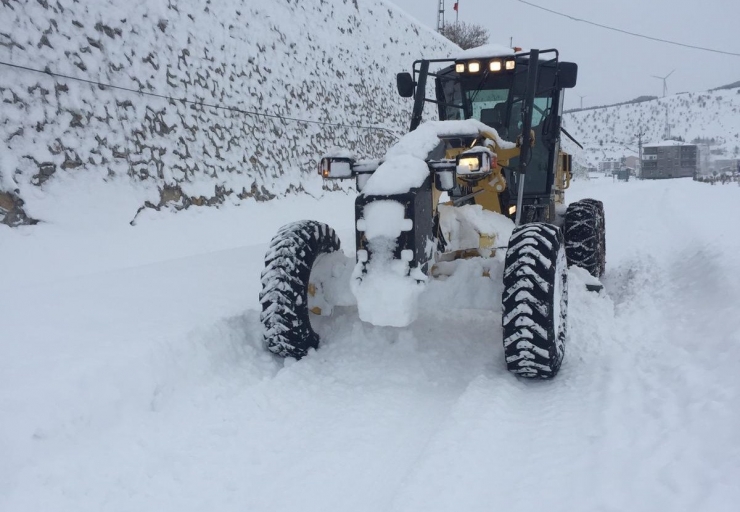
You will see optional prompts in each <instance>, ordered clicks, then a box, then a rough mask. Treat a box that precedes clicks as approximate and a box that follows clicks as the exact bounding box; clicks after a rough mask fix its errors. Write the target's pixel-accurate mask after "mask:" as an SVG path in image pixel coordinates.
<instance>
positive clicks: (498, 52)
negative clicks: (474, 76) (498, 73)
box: [453, 44, 516, 60]
mask: <svg viewBox="0 0 740 512" xmlns="http://www.w3.org/2000/svg"><path fill="white" fill-rule="evenodd" d="M511 55H516V52H515V51H514V49H513V48H509V47H508V46H504V45H502V44H484V45H483V46H478V47H476V48H470V49H469V50H465V51H463V52H461V53H458V54H457V55H456V56H455V57H453V58H454V59H456V60H465V59H485V58H488V57H508V56H511Z"/></svg>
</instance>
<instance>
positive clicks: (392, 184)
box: [362, 119, 516, 195]
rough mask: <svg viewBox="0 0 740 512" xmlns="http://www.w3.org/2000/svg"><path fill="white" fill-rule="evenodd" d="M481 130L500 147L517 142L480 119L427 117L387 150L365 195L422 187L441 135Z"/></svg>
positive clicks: (364, 190) (395, 192)
mask: <svg viewBox="0 0 740 512" xmlns="http://www.w3.org/2000/svg"><path fill="white" fill-rule="evenodd" d="M482 132H486V133H488V134H491V135H493V136H494V140H495V142H496V144H497V145H498V146H499V147H501V148H513V147H515V146H516V145H515V144H514V143H512V142H508V141H505V140H504V139H502V138H501V137H500V136H499V135H498V132H497V131H496V130H495V129H494V128H491V127H490V126H488V125H485V124H483V123H481V122H480V121H478V120H477V119H465V120H462V121H427V122H426V123H422V124H420V125H419V127H418V128H417V129H416V130H414V131H412V132H409V133H407V134H406V135H404V136H403V137H401V139H400V140H399V141H398V142H396V143H395V144H394V145H393V146H392V147H391V148H390V149H389V150H388V152H387V153H386V158H385V161H384V162H383V163H382V164H381V165H380V167H378V169H377V170H376V171H375V172H374V173H373V175H372V176H370V178H369V179H368V181H367V184H366V185H365V188H364V189H363V190H362V193H363V194H365V195H390V194H404V193H406V192H408V191H409V190H411V189H412V188H417V187H420V186H421V185H422V184H423V183H424V179H425V178H426V177H427V176H428V175H429V169H428V167H427V164H426V160H427V159H428V158H429V154H430V153H431V152H432V151H434V150H435V149H436V148H437V146H439V145H440V143H441V140H440V139H441V138H444V137H451V136H454V135H460V136H465V137H477V136H478V135H480V134H481V133H482Z"/></svg>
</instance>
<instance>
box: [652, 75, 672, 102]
mask: <svg viewBox="0 0 740 512" xmlns="http://www.w3.org/2000/svg"><path fill="white" fill-rule="evenodd" d="M674 71H676V70H675V69H674V70H673V71H671V72H670V73H668V74H667V75H666V76H656V75H652V77H653V78H657V79H658V80H663V97H664V98H665V93H667V92H668V84H667V82H666V81H667V80H668V77H669V76H671V75H672V74H673V73H674Z"/></svg>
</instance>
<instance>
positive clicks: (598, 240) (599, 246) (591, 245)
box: [565, 199, 606, 277]
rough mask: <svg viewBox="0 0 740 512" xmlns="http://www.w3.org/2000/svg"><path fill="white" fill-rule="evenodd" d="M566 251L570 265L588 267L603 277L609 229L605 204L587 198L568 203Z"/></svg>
mask: <svg viewBox="0 0 740 512" xmlns="http://www.w3.org/2000/svg"><path fill="white" fill-rule="evenodd" d="M565 253H566V255H567V256H568V265H576V266H578V267H581V268H584V269H586V270H587V271H588V272H589V273H590V274H591V275H592V276H594V277H601V276H603V275H604V270H605V269H606V230H605V226H604V204H603V203H602V202H601V201H597V200H595V199H583V200H581V201H577V202H575V203H572V204H570V205H569V206H568V209H567V210H566V212H565Z"/></svg>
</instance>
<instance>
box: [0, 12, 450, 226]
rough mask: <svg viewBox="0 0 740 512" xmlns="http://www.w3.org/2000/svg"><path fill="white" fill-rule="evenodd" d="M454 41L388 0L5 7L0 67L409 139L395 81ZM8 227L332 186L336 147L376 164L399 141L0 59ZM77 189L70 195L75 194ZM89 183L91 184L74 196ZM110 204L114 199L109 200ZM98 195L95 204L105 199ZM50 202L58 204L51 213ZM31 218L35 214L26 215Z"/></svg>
mask: <svg viewBox="0 0 740 512" xmlns="http://www.w3.org/2000/svg"><path fill="white" fill-rule="evenodd" d="M456 49H457V47H455V46H453V45H451V44H450V43H449V42H447V41H446V40H444V39H443V38H441V37H440V36H438V35H437V34H435V33H434V32H432V31H430V30H428V29H426V28H422V27H421V26H420V25H417V24H416V23H415V22H413V21H412V20H410V19H409V18H407V17H406V16H405V15H404V14H403V13H402V12H400V11H399V10H397V9H395V8H394V7H393V6H392V5H390V4H386V3H384V2H383V1H382V0H271V1H269V2H265V1H262V0H232V1H229V2H221V1H212V0H128V1H124V0H1V1H0V60H2V61H5V62H10V63H13V64H17V65H20V66H28V67H32V68H36V69H40V70H46V69H48V70H50V71H52V72H55V73H59V74H63V75H68V76H72V77H77V78H84V79H88V80H92V81H99V82H103V83H107V84H113V85H118V86H121V87H125V88H131V89H134V90H137V91H146V92H149V93H153V94H160V95H164V96H169V97H174V98H178V99H181V98H184V99H187V100H191V101H193V102H196V103H206V104H209V105H225V106H228V107H233V108H236V109H240V110H242V111H250V112H265V113H270V114H277V115H281V116H290V117H295V118H300V119H310V120H320V121H328V122H333V123H341V124H347V125H352V126H358V125H362V126H378V127H384V128H388V129H390V130H394V131H400V132H403V131H404V130H405V129H406V126H407V123H408V120H409V119H410V109H411V102H410V101H407V100H404V99H402V98H399V97H398V95H397V93H396V91H395V73H397V72H399V71H404V70H409V69H410V66H411V63H412V62H413V61H414V60H415V59H418V58H420V57H422V56H425V57H443V56H448V55H449V54H450V53H451V52H454V51H455V50H456ZM0 102H2V103H1V104H2V108H1V109H0V152H2V154H3V156H2V158H0V222H5V223H8V224H18V223H27V222H29V221H31V219H33V218H39V219H41V220H50V218H53V217H55V215H56V214H57V210H59V209H61V208H68V207H69V204H68V202H69V201H72V200H73V201H76V202H82V203H84V207H86V208H90V209H91V211H95V209H99V208H104V207H105V206H104V204H103V205H101V204H100V203H101V202H102V200H101V199H99V196H100V195H101V194H97V193H86V194H75V195H73V197H68V198H67V201H65V200H64V198H65V197H67V196H66V194H67V191H68V190H71V189H72V188H74V186H73V185H70V184H74V183H75V182H77V185H79V181H80V180H82V181H84V182H85V183H86V184H87V183H96V184H97V187H93V188H92V189H91V190H93V191H95V190H101V189H106V187H107V188H108V189H109V188H110V187H109V185H113V184H115V183H121V182H123V183H124V184H125V186H124V187H122V190H125V191H127V193H129V192H128V191H130V190H131V189H133V190H135V193H133V195H132V200H131V201H130V203H131V205H130V206H131V209H132V211H130V212H129V214H128V220H130V219H131V218H133V217H134V216H135V214H136V213H137V211H136V210H137V205H138V208H141V207H143V206H145V205H147V206H150V207H156V208H158V207H160V206H163V205H165V204H174V205H176V206H177V207H178V208H182V207H188V206H190V205H192V204H196V205H211V204H220V203H222V202H223V201H226V200H229V201H239V200H242V199H246V198H254V199H257V200H266V199H270V198H272V197H275V196H279V195H283V194H286V193H290V192H297V191H308V192H314V191H317V190H320V189H321V187H322V186H323V185H322V182H321V181H320V179H319V177H318V176H317V175H316V173H315V164H316V161H317V159H318V157H319V156H320V155H321V154H322V152H323V151H324V150H325V149H326V148H329V147H332V146H340V147H348V148H349V149H351V150H352V151H354V152H356V153H359V154H361V155H364V156H368V157H380V156H382V154H383V152H384V150H385V149H386V148H387V147H388V146H389V145H390V144H391V143H392V142H393V141H394V140H395V137H394V136H393V134H392V133H389V132H386V131H381V130H365V129H359V128H354V127H329V126H322V125H318V124H306V123H300V122H292V121H284V120H281V119H276V118H269V117H260V116H253V115H247V114H245V113H244V112H237V111H232V110H226V109H220V108H214V107H213V106H203V105H197V104H192V103H185V102H182V101H179V100H177V101H171V100H167V99H161V98H155V97H151V96H143V95H140V94H136V93H132V92H126V91H122V90H115V89H111V88H101V87H99V86H96V85H90V84H85V83H79V82H75V81H71V80H68V79H63V78H55V77H52V76H50V75H47V74H39V73H33V72H30V71H26V70H20V69H14V68H9V67H5V66H0ZM70 187H71V188H70ZM78 188H79V187H78ZM102 195H105V194H102ZM96 198H98V202H96ZM52 203H53V206H50V204H52ZM26 215H27V216H26Z"/></svg>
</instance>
